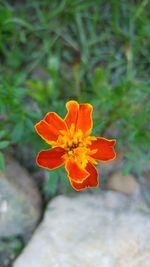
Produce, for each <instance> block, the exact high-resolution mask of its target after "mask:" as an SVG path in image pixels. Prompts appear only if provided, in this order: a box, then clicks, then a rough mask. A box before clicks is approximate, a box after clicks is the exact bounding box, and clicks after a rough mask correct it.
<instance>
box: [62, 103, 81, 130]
mask: <svg viewBox="0 0 150 267" xmlns="http://www.w3.org/2000/svg"><path fill="white" fill-rule="evenodd" d="M66 108H67V110H68V113H67V115H66V117H65V119H64V121H65V122H66V124H67V126H68V128H69V129H70V127H71V124H72V123H73V124H74V125H76V121H77V118H78V111H79V104H78V102H77V101H74V100H71V101H68V102H67V103H66Z"/></svg>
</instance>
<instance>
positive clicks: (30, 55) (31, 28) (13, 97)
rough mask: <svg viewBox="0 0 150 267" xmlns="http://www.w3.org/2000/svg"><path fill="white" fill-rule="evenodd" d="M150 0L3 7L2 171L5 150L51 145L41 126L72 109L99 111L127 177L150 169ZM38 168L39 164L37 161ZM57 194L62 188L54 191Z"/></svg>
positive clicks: (98, 124)
mask: <svg viewBox="0 0 150 267" xmlns="http://www.w3.org/2000/svg"><path fill="white" fill-rule="evenodd" d="M148 3H149V1H148V0H143V1H135V0H134V1H133V0H131V1H119V0H111V1H104V0H93V1H89V0H86V1H82V0H61V1H60V0H55V1H49V0H43V1H38V0H32V1H24V2H22V1H0V61H1V65H0V150H1V152H0V168H1V169H4V154H3V152H4V149H5V148H6V147H7V148H15V150H16V149H18V150H19V151H21V152H22V153H23V147H26V146H29V147H31V146H32V147H33V151H34V152H33V154H34V153H35V151H38V150H39V149H40V148H41V147H43V146H44V142H43V141H42V140H41V139H40V138H39V137H38V136H37V134H36V133H35V131H34V124H35V122H37V121H38V120H40V119H41V118H42V117H43V115H44V114H45V113H46V112H48V111H56V112H58V113H59V114H60V115H62V114H63V115H64V114H65V102H66V101H67V100H69V99H77V100H78V101H79V102H90V103H91V104H93V105H94V108H95V113H94V122H95V124H94V125H95V126H94V133H96V134H100V135H101V136H105V137H116V139H117V149H118V151H122V152H123V154H124V158H125V164H124V165H123V168H124V172H128V171H130V170H131V169H134V171H136V172H138V173H141V172H142V166H143V163H144V164H146V162H148V143H149V135H148V112H149V103H148V88H149V84H150V81H149V70H150V68H149V62H148V61H149V48H150V47H149V45H150V42H149V35H150V31H149V25H150V17H149V7H148ZM31 167H32V168H33V169H35V162H34V160H33V161H32V166H31ZM54 187H55V186H54Z"/></svg>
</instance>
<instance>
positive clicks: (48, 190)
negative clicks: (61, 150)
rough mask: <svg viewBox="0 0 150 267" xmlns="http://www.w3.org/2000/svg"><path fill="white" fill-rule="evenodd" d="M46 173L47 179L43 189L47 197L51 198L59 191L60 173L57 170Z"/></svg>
mask: <svg viewBox="0 0 150 267" xmlns="http://www.w3.org/2000/svg"><path fill="white" fill-rule="evenodd" d="M45 174H46V181H45V183H44V187H43V191H44V195H45V197H46V198H49V197H51V196H52V195H54V194H55V193H56V191H57V186H58V180H59V175H58V173H57V170H54V171H51V172H48V171H46V172H45Z"/></svg>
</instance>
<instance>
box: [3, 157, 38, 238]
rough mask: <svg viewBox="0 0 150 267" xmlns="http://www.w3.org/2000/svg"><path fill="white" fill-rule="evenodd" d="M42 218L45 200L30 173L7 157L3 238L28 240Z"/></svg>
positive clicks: (4, 178) (4, 176)
mask: <svg viewBox="0 0 150 267" xmlns="http://www.w3.org/2000/svg"><path fill="white" fill-rule="evenodd" d="M40 216H41V197H40V194H39V192H38V190H37V188H36V185H35V183H34V181H33V180H32V178H31V177H30V175H29V174H28V173H27V171H26V170H25V169H24V168H23V167H21V166H20V164H19V163H18V162H17V161H15V160H14V159H13V158H12V157H10V156H9V157H7V162H6V172H5V173H2V172H1V173H0V238H9V237H11V236H21V237H23V238H28V237H29V236H30V234H31V232H32V231H33V230H34V228H35V226H36V225H37V222H38V220H39V218H40Z"/></svg>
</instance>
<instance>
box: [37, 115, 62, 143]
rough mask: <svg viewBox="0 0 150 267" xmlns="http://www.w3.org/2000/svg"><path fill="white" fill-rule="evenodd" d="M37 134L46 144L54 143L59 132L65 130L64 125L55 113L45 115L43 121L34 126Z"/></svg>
mask: <svg viewBox="0 0 150 267" xmlns="http://www.w3.org/2000/svg"><path fill="white" fill-rule="evenodd" d="M35 129H36V131H37V133H38V134H39V135H40V136H41V137H42V138H43V139H44V140H45V141H47V142H51V141H56V140H57V139H58V136H59V135H60V130H65V131H66V130H67V126H66V123H65V122H64V120H63V119H62V118H61V117H60V116H58V115H57V114H56V113H55V112H49V113H47V114H46V116H45V117H44V119H43V120H41V121H40V122H38V123H37V124H36V125H35Z"/></svg>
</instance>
